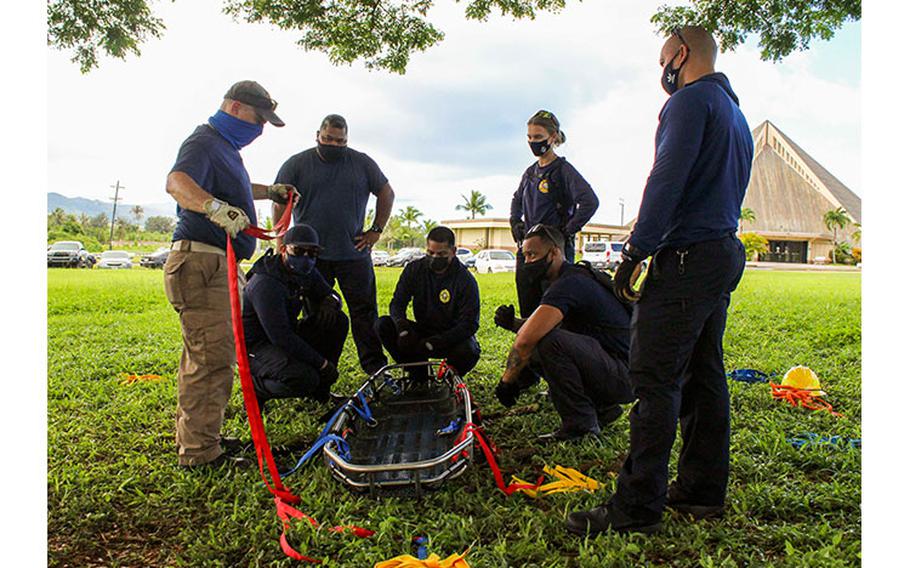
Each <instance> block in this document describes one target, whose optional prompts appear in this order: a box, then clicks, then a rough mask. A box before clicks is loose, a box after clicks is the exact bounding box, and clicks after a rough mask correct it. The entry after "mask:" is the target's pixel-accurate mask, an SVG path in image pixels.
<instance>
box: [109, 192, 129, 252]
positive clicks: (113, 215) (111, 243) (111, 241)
mask: <svg viewBox="0 0 910 568" xmlns="http://www.w3.org/2000/svg"><path fill="white" fill-rule="evenodd" d="M110 187H112V188H113V189H114V197H111V198H110V199H111V201H113V202H114V210H113V211H112V212H111V237H110V239H108V248H107V250H112V249H113V248H114V222H115V221H116V219H117V202H118V201H120V199H121V197H120V190H121V189H126V186H121V185H120V180H119V179H118V180H117V185H112V186H110Z"/></svg>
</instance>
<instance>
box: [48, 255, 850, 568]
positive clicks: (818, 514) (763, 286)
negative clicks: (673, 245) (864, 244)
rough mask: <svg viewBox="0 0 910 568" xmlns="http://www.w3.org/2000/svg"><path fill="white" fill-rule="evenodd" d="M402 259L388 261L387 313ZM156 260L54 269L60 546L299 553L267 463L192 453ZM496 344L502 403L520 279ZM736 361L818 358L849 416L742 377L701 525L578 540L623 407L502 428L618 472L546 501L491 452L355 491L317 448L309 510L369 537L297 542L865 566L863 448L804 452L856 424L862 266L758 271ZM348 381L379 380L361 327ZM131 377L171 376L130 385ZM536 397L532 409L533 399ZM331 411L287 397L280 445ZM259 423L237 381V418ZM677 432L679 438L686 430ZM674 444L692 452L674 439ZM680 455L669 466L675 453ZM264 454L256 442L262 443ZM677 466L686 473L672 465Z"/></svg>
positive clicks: (669, 520) (510, 454) (488, 292)
mask: <svg viewBox="0 0 910 568" xmlns="http://www.w3.org/2000/svg"><path fill="white" fill-rule="evenodd" d="M399 272H400V270H398V269H379V270H378V271H377V275H378V287H379V297H380V302H379V304H380V313H385V312H386V310H387V307H388V300H389V298H390V297H391V293H392V290H393V287H394V285H395V281H396V279H397V275H398V274H399ZM162 278H163V277H162V272H161V271H160V270H158V271H154V270H146V269H134V270H130V271H112V272H107V271H98V270H91V271H86V270H66V269H51V270H48V306H47V309H48V448H49V449H48V462H47V464H48V507H49V511H48V557H49V562H50V564H51V565H58V566H65V565H70V566H85V565H105V566H202V565H212V566H259V565H291V564H293V562H292V561H290V560H289V559H286V558H285V557H284V555H283V554H282V552H281V550H280V549H279V547H278V543H277V537H278V535H279V534H280V524H279V522H278V520H277V517H276V516H275V510H274V506H273V503H272V500H271V499H270V496H269V494H268V492H267V491H266V490H265V488H264V487H263V486H262V482H261V480H260V478H259V473H258V471H257V470H256V469H255V468H253V469H250V470H245V471H242V472H234V471H230V470H216V471H212V472H208V473H189V472H185V471H182V470H180V469H178V468H177V466H176V447H175V444H174V409H175V404H176V398H175V397H176V388H175V383H176V379H175V377H176V373H177V364H178V359H179V357H180V346H181V339H180V328H179V324H178V320H177V315H176V313H174V311H173V310H172V309H171V307H170V305H169V304H168V303H167V300H166V298H165V296H164V290H163V283H162ZM477 279H478V282H479V284H480V290H481V295H482V298H483V307H482V310H483V311H482V315H481V318H482V319H481V327H480V331H479V334H478V338H479V340H480V343H481V346H482V348H483V355H482V358H481V360H480V363H479V364H478V366H477V368H476V369H475V370H474V372H473V373H472V374H471V375H469V376H468V384H469V386H470V388H471V390H472V393H473V394H474V397H475V400H476V401H477V402H478V403H479V404H480V405H481V406H482V408H484V409H485V410H486V411H487V412H492V411H497V410H501V407H500V406H499V404H498V403H497V402H496V401H495V397H494V396H493V388H494V386H495V384H496V382H497V380H498V378H499V375H500V372H501V369H502V367H503V361H504V356H505V352H506V350H507V348H508V346H509V344H510V334H508V333H507V332H505V331H503V330H500V329H498V328H496V327H494V325H493V312H494V310H495V309H496V306H497V305H499V304H501V303H516V301H515V292H514V284H513V280H512V275H511V274H496V275H479V276H478V278H477ZM725 345H726V364H727V368H728V369H733V368H742V367H752V368H757V369H761V370H764V371H766V372H769V373H770V372H778V373H783V372H785V371H786V370H787V369H788V368H789V367H791V366H793V365H797V364H804V365H808V366H810V367H811V368H812V369H813V370H815V371H816V373H818V375H819V377H820V379H821V381H822V386H823V387H824V389H825V391H827V392H828V395H829V397H828V400H829V401H830V402H831V403H832V404H833V405H834V407H835V409H836V410H838V411H840V412H842V413H843V414H844V415H845V418H834V417H832V416H830V415H828V414H826V413H822V412H809V411H806V410H804V409H795V408H792V407H789V406H787V405H785V404H784V403H781V402H775V401H773V400H772V399H771V396H770V394H769V389H768V387H767V385H749V384H745V383H731V398H732V402H731V405H732V418H733V432H732V475H731V482H730V490H729V496H728V511H727V515H726V517H725V518H724V519H723V520H720V521H702V522H693V521H692V520H690V519H688V518H685V517H682V516H678V515H676V514H672V513H669V512H667V513H665V515H664V529H663V531H662V532H661V533H659V534H658V535H656V536H653V537H650V538H648V537H643V536H641V535H629V536H623V537H620V536H614V535H605V536H600V537H598V538H596V539H588V540H583V539H579V538H577V537H574V536H571V535H568V534H567V533H566V532H565V530H564V528H563V522H564V519H565V516H566V514H567V512H569V511H572V510H575V509H579V508H589V507H592V506H594V505H597V504H599V503H600V502H602V501H603V500H604V498H605V496H606V495H607V492H608V491H609V490H611V488H612V485H613V483H614V480H615V475H616V472H617V471H618V470H619V467H620V465H621V463H622V460H623V458H624V456H625V452H626V449H627V446H628V421H627V419H626V418H625V417H623V418H621V419H620V420H619V421H617V423H616V424H615V425H614V426H612V427H611V428H610V429H608V430H607V431H605V434H604V435H603V436H602V438H601V439H599V440H592V441H588V442H585V443H583V444H581V445H574V446H572V445H569V446H565V445H563V446H560V445H552V446H539V445H538V444H536V441H535V439H534V437H535V435H536V434H538V433H542V432H546V431H549V430H551V429H553V428H555V427H556V426H558V417H557V415H556V413H555V411H554V410H553V409H552V407H551V406H550V405H549V404H543V405H542V408H541V409H540V411H539V412H535V413H531V414H525V415H518V416H502V417H500V418H498V419H495V420H489V421H487V423H486V428H487V431H488V433H489V434H490V435H491V437H492V438H493V440H495V441H496V443H497V444H498V445H499V447H500V449H501V451H502V453H501V456H500V465H501V466H502V467H503V469H504V471H505V472H507V473H515V474H517V475H519V476H520V477H522V478H524V479H535V478H536V475H537V470H539V469H540V468H541V467H542V466H543V465H544V464H550V465H556V464H561V465H565V466H569V467H578V468H582V469H585V471H587V473H588V475H590V476H592V477H594V478H595V479H598V480H600V481H602V482H604V483H605V484H606V489H602V490H601V491H600V492H599V493H597V494H587V493H574V494H562V495H553V496H549V497H545V498H543V499H541V500H537V501H535V500H531V499H529V498H526V497H524V496H522V495H515V496H512V497H505V496H504V495H502V494H501V493H500V492H499V491H498V490H497V489H496V486H495V483H494V481H493V478H492V476H491V475H490V471H489V469H488V468H487V467H486V466H485V465H483V464H476V465H475V466H473V467H472V468H471V469H469V470H468V471H467V472H466V473H465V474H464V475H463V476H461V477H460V478H458V479H457V480H455V481H453V482H451V483H450V484H448V485H447V486H445V487H444V488H443V489H442V490H440V491H437V492H433V493H431V494H429V495H428V496H425V497H424V499H423V500H421V501H415V500H411V499H404V498H401V499H399V498H388V499H383V500H374V499H371V498H369V497H361V496H355V495H353V494H351V493H350V492H348V491H347V490H346V489H345V488H344V487H343V486H342V485H341V484H339V483H338V482H336V481H334V480H333V479H332V478H331V476H330V474H329V472H328V470H327V468H326V467H324V466H323V465H322V463H321V461H319V460H317V461H314V462H313V463H310V464H308V466H307V467H306V468H304V470H303V471H302V472H299V473H298V474H296V475H295V476H294V477H292V478H290V479H289V487H290V488H291V489H292V490H293V491H295V492H296V493H297V494H299V495H300V496H301V497H302V498H303V501H304V502H303V504H302V505H301V507H300V508H301V510H303V511H304V512H306V513H308V514H310V515H312V516H313V517H315V518H316V519H317V520H319V521H320V522H322V523H326V524H329V525H330V526H331V525H335V524H350V523H353V524H357V525H360V526H363V527H367V528H370V529H373V530H375V531H376V532H377V533H376V535H375V536H374V537H372V538H369V539H357V538H353V537H350V536H342V535H338V534H333V533H328V532H326V531H315V530H313V529H311V528H310V527H309V525H306V524H302V523H301V524H298V525H295V528H294V529H293V531H292V533H291V540H292V542H294V543H296V544H297V545H298V549H299V550H301V551H302V552H303V553H304V554H309V555H315V556H317V557H321V558H323V559H324V560H325V564H326V565H329V566H357V567H361V566H372V565H373V564H374V563H375V562H377V561H380V560H384V559H387V558H391V557H393V556H397V555H399V554H404V553H409V552H410V540H411V537H412V536H416V535H425V536H428V537H429V539H430V545H429V550H430V552H436V553H438V554H439V555H440V556H442V557H443V558H445V557H446V556H448V555H449V554H451V553H455V552H462V551H464V550H465V549H466V548H467V547H469V546H470V547H472V548H471V552H470V554H469V555H468V560H469V562H470V563H471V565H472V566H475V567H487V566H497V567H498V566H521V567H525V566H548V567H549V566H554V567H555V566H560V567H562V566H609V565H615V566H631V565H647V564H669V565H676V566H755V565H773V566H810V565H811V566H856V565H859V563H860V560H859V554H860V451H859V450H855V449H834V448H827V447H814V448H804V449H802V450H797V449H796V448H794V447H792V446H791V445H790V444H788V443H787V442H786V441H785V439H786V438H787V437H789V436H792V435H796V434H800V433H803V432H816V433H819V434H825V435H841V436H845V437H850V438H859V437H860V435H861V432H860V419H861V406H860V382H861V378H860V357H861V353H860V276H859V275H858V274H817V273H784V272H778V273H773V272H764V271H748V272H747V273H746V275H745V276H744V278H743V281H742V283H741V284H740V287H739V289H738V290H737V291H736V293H735V294H734V296H733V302H732V304H731V308H730V313H729V320H728V325H727V335H726V339H725ZM339 370H340V371H341V377H342V378H341V379H340V381H339V384H338V385H336V389H335V390H338V391H339V392H351V391H352V390H353V389H354V387H355V386H358V385H359V384H360V383H361V382H362V381H363V378H364V377H363V376H362V374H361V372H360V369H359V367H358V366H357V364H356V358H355V356H354V346H353V343H352V340H351V339H350V338H349V339H348V343H347V345H346V346H345V353H344V355H343V358H342V361H341V363H340V364H339ZM121 373H136V374H145V373H153V374H158V375H161V376H162V377H163V378H162V379H161V380H160V381H152V382H136V383H133V384H122V379H121V376H120V374H121ZM530 402H531V400H530V398H527V399H525V398H523V399H522V400H521V401H519V404H520V405H523V404H527V403H530ZM324 410H325V408H324V407H322V406H320V405H318V404H315V403H311V402H300V401H283V402H277V403H274V402H273V403H272V404H271V405H270V407H269V411H268V413H267V415H266V428H267V429H268V431H269V434H270V438H271V440H272V442H273V444H282V443H292V442H298V441H301V440H310V439H312V438H314V437H315V435H316V434H317V433H318V431H319V427H320V425H319V424H317V423H316V417H318V416H319V415H320V414H322V412H323V411H324ZM225 431H226V433H227V434H229V435H232V436H237V437H242V438H244V439H248V438H249V429H248V427H247V423H246V418H245V412H244V411H243V403H242V397H241V393H240V388H239V384H236V385H235V388H234V393H233V397H232V399H231V402H230V404H229V406H228V410H227V419H226V424H225ZM677 445H678V444H677ZM677 449H678V448H677ZM675 452H676V450H674V457H673V462H672V463H675V459H676V457H675ZM252 457H253V459H255V456H252ZM671 477H672V469H671Z"/></svg>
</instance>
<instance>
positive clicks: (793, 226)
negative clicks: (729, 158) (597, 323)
mask: <svg viewBox="0 0 910 568" xmlns="http://www.w3.org/2000/svg"><path fill="white" fill-rule="evenodd" d="M752 138H753V139H754V142H755V154H754V158H753V162H752V178H751V179H750V181H749V187H748V189H747V190H746V197H745V200H744V201H743V207H744V208H749V209H751V210H752V211H753V212H754V213H755V220H754V221H743V222H742V225H743V227H742V229H743V231H746V232H754V233H758V234H759V235H762V236H763V237H765V238H766V239H768V244H769V251H768V252H767V253H764V254H762V255H761V256H760V260H765V261H772V262H797V263H808V262H813V261H814V260H816V259H822V258H830V255H831V249H832V248H833V247H834V234H833V232H832V231H831V230H829V229H828V228H827V227H826V226H825V222H824V216H825V213H826V212H828V211H831V210H833V209H837V208H838V207H843V208H844V210H845V211H846V212H847V216H848V217H849V218H850V222H851V223H850V225H848V226H847V227H845V228H844V229H843V230H840V229H838V232H837V240H838V241H848V242H849V241H851V235H852V233H854V232H855V231H856V225H858V224H859V223H861V221H862V219H861V209H862V202H861V200H860V198H859V196H857V195H856V194H855V193H853V192H852V191H850V189H849V188H848V187H847V186H845V185H844V184H843V183H841V182H840V180H838V179H837V178H836V177H834V175H833V174H831V172H829V171H828V170H826V169H825V168H824V167H823V166H822V165H821V164H819V163H818V162H816V161H815V159H813V158H812V156H810V155H809V154H808V153H806V151H805V150H803V149H802V148H800V147H799V146H798V145H797V144H796V143H795V142H793V140H791V139H790V138H788V137H787V135H786V134H784V133H783V132H781V131H780V130H779V129H778V128H777V127H776V126H775V125H774V124H772V123H771V122H770V121H767V120H766V121H764V122H762V123H761V124H760V125H759V126H758V127H757V128H756V129H755V130H753V131H752ZM601 198H603V196H601ZM442 224H443V225H446V226H447V227H449V228H451V229H452V230H453V231H454V232H455V240H456V243H457V245H458V246H461V247H467V248H474V249H476V248H502V249H507V250H512V251H514V250H515V249H516V247H515V243H514V242H513V241H512V234H511V232H510V229H509V220H508V219H503V218H489V219H484V218H481V219H459V220H448V221H442ZM634 226H635V219H633V220H632V221H629V222H628V223H627V224H625V225H605V224H599V223H589V224H587V225H585V226H584V228H582V230H581V232H580V233H579V234H578V235H577V236H576V238H577V241H576V243H575V250H576V251H581V250H582V248H583V246H584V243H587V242H591V241H625V240H626V239H627V238H628V237H629V234H630V233H631V231H632V228H633V227H634ZM852 244H854V245H859V243H852Z"/></svg>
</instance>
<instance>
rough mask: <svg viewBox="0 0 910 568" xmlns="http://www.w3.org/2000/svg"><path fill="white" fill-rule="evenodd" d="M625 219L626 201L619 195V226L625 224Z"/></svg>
mask: <svg viewBox="0 0 910 568" xmlns="http://www.w3.org/2000/svg"><path fill="white" fill-rule="evenodd" d="M625 221H626V201H625V200H624V199H623V198H622V197H620V198H619V224H620V226H625V224H626V223H625Z"/></svg>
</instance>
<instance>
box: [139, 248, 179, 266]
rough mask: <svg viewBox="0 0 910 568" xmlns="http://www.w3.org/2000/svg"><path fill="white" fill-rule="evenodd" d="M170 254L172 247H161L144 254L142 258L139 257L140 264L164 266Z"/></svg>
mask: <svg viewBox="0 0 910 568" xmlns="http://www.w3.org/2000/svg"><path fill="white" fill-rule="evenodd" d="M170 254H171V249H170V248H168V247H161V248H160V249H158V250H156V251H155V252H152V253H149V254H144V255H142V258H140V259H139V266H144V267H146V268H164V263H165V262H167V257H168V255H170Z"/></svg>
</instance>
